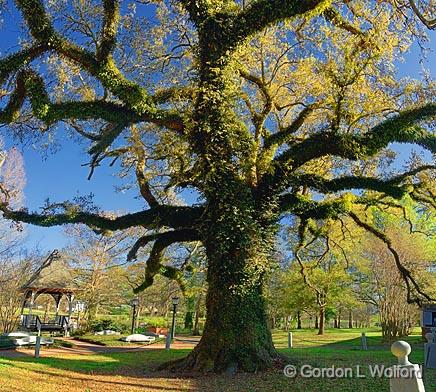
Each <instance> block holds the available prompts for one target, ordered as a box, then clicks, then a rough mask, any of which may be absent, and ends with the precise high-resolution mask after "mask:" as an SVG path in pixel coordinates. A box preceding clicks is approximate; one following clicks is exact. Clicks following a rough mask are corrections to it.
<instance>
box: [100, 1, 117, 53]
mask: <svg viewBox="0 0 436 392" xmlns="http://www.w3.org/2000/svg"><path fill="white" fill-rule="evenodd" d="M103 9H104V18H103V27H102V29H101V40H100V44H99V47H98V48H97V61H102V60H105V59H107V58H108V56H109V55H110V54H111V53H112V52H113V50H114V49H115V44H116V36H117V28H118V23H119V20H120V10H119V1H118V0H103Z"/></svg>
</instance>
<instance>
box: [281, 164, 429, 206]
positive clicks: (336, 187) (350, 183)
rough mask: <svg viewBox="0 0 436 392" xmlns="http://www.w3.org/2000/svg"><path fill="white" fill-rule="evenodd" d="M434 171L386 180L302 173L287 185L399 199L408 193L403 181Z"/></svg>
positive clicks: (415, 170)
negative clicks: (358, 191) (357, 191)
mask: <svg viewBox="0 0 436 392" xmlns="http://www.w3.org/2000/svg"><path fill="white" fill-rule="evenodd" d="M434 169H436V167H435V166H433V165H424V166H420V167H418V168H416V169H413V170H410V171H408V172H406V173H402V174H401V175H398V176H395V177H393V178H391V179H387V180H382V179H380V178H376V177H365V176H344V177H339V178H334V179H326V178H324V177H322V176H319V175H316V174H305V173H302V174H296V175H294V176H292V178H291V179H290V180H289V183H288V184H287V185H290V186H293V187H296V186H306V187H309V188H312V189H315V190H316V191H318V192H322V193H324V194H328V193H335V192H340V191H344V190H351V189H368V190H373V191H377V192H381V193H384V194H386V195H388V196H391V197H393V198H395V199H401V198H402V197H403V196H404V195H406V194H407V193H409V192H410V189H409V186H408V185H407V184H406V185H404V186H401V185H400V184H401V183H402V182H403V181H404V180H405V179H407V178H409V177H412V176H414V175H416V174H418V173H421V172H423V171H426V170H434Z"/></svg>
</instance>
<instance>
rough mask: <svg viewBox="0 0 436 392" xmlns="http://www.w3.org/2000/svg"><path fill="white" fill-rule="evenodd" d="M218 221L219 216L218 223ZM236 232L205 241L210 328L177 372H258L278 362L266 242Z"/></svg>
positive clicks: (248, 233) (176, 365) (256, 234)
mask: <svg viewBox="0 0 436 392" xmlns="http://www.w3.org/2000/svg"><path fill="white" fill-rule="evenodd" d="M218 221H219V219H218V217H215V219H214V223H215V222H218ZM240 221H241V218H239V219H238V222H240ZM238 222H235V224H241V223H238ZM213 226H214V229H216V227H217V226H218V225H217V224H216V223H215V224H214V225H213ZM223 229H224V228H223ZM226 229H227V230H229V227H228V226H227V227H226ZM232 230H233V228H232V229H231V230H230V233H228V234H227V235H226V237H227V238H229V237H230V238H231V235H235V234H236V238H233V239H232V240H228V239H227V241H226V240H225V238H220V237H223V235H222V234H220V233H215V234H214V235H213V236H211V237H210V238H211V240H210V241H206V242H205V247H206V252H207V256H208V264H209V265H208V271H207V283H208V292H207V296H206V310H207V317H206V324H205V328H204V332H203V335H202V338H201V340H200V343H199V344H198V345H197V346H196V347H195V349H194V350H193V351H192V352H191V354H190V355H189V356H188V357H187V358H185V359H183V360H182V361H180V363H179V364H175V369H176V370H177V369H180V368H181V369H180V370H184V369H185V370H190V371H191V370H194V371H201V372H208V371H214V372H223V371H225V372H227V373H235V372H236V371H247V372H254V371H257V370H262V369H266V368H269V367H271V366H272V364H273V361H274V359H276V358H278V357H279V356H278V354H277V353H276V351H275V348H274V346H273V342H272V336H271V332H270V329H269V328H268V314H267V309H266V296H265V288H266V282H267V279H268V277H269V272H270V261H269V259H268V257H267V253H266V252H268V247H269V246H268V243H267V241H266V240H265V239H262V238H261V236H260V235H258V233H259V232H261V231H260V230H257V232H256V231H251V232H250V231H248V229H247V232H246V231H245V230H243V231H242V232H240V231H238V230H237V231H236V233H235V231H232ZM265 248H266V249H265Z"/></svg>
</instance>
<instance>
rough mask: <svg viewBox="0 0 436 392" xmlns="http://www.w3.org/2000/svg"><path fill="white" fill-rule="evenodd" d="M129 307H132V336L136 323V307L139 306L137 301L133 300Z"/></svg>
mask: <svg viewBox="0 0 436 392" xmlns="http://www.w3.org/2000/svg"><path fill="white" fill-rule="evenodd" d="M130 305H131V306H132V307H133V314H132V331H131V332H132V335H133V334H134V333H135V321H136V307H137V306H138V305H139V299H138V298H133V299H132V300H131V301H130Z"/></svg>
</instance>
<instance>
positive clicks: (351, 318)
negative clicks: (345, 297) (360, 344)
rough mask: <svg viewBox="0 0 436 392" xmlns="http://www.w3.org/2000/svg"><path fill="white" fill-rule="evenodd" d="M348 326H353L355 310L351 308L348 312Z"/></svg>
mask: <svg viewBox="0 0 436 392" xmlns="http://www.w3.org/2000/svg"><path fill="white" fill-rule="evenodd" d="M348 328H350V329H352V328H353V311H352V310H350V311H349V313H348Z"/></svg>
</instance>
